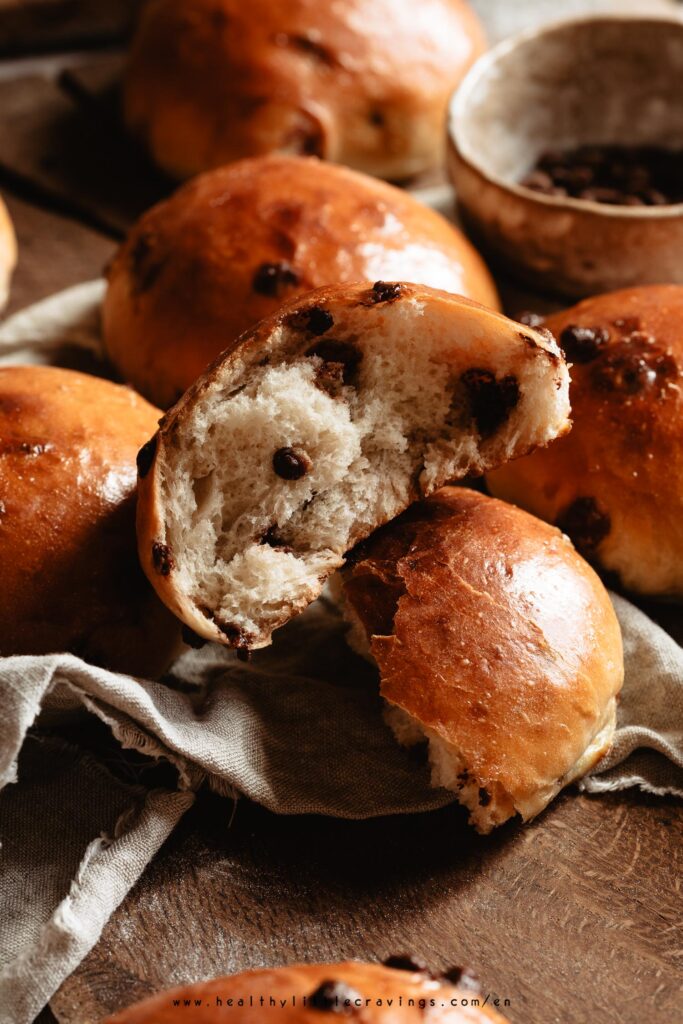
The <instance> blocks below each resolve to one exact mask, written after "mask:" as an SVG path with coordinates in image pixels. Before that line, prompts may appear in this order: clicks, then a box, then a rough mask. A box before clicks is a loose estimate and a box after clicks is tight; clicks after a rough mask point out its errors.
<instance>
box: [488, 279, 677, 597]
mask: <svg viewBox="0 0 683 1024" xmlns="http://www.w3.org/2000/svg"><path fill="white" fill-rule="evenodd" d="M547 326H548V327H549V328H550V330H551V331H553V333H554V334H555V336H556V337H557V338H558V339H559V342H560V345H561V346H563V347H564V349H565V351H566V355H567V360H568V361H569V362H570V363H573V367H572V370H571V377H572V383H571V403H572V410H573V416H572V418H573V421H574V425H573V428H572V431H571V433H570V434H569V435H568V436H567V437H565V438H563V439H562V440H561V441H559V442H558V443H557V444H556V445H553V446H552V448H549V449H548V451H545V452H538V453H535V454H534V455H531V456H529V457H528V458H526V459H520V460H519V461H518V462H515V463H514V465H510V466H506V467H504V468H502V469H500V470H497V471H496V472H495V473H493V474H491V476H490V477H489V478H488V483H489V487H490V490H491V492H492V493H493V494H496V495H498V496H499V497H501V498H505V499H506V500H507V501H512V502H514V503H515V504H517V505H521V506H522V507H523V508H526V509H528V510H529V511H530V512H533V513H534V515H537V516H540V517H541V518H542V519H546V520H547V521H548V522H550V523H555V524H556V525H557V526H559V527H560V529H562V530H564V532H565V533H567V534H569V536H570V537H571V538H572V540H573V541H574V543H575V545H576V547H577V548H578V549H579V551H581V553H582V554H583V555H585V557H586V558H588V559H589V560H590V561H591V562H593V563H594V564H595V565H596V566H599V567H600V568H601V569H602V570H604V571H605V572H607V573H609V574H611V575H613V576H615V577H616V578H617V583H618V584H620V585H621V586H622V587H624V588H625V589H627V590H631V591H634V592H638V593H641V594H652V595H659V596H662V597H669V598H680V597H682V596H683V391H682V388H683V286H681V285H650V286H647V287H641V288H631V289H627V290H624V291H619V292H612V293H610V294H608V295H599V296H596V297H594V298H591V299H586V300H585V301H584V302H581V303H579V305H577V306H574V307H573V308H572V309H568V310H566V311H565V312H563V313H558V314H556V315H555V316H553V317H551V318H550V319H549V320H548V321H547Z"/></svg>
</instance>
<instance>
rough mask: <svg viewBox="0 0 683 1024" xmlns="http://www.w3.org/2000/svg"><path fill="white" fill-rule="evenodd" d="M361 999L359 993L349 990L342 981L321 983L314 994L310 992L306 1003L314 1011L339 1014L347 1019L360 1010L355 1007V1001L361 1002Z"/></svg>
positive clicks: (348, 986) (349, 987)
mask: <svg viewBox="0 0 683 1024" xmlns="http://www.w3.org/2000/svg"><path fill="white" fill-rule="evenodd" d="M362 999H363V997H362V996H361V994H360V992H357V991H356V990H355V989H353V988H351V986H350V985H347V984H346V982H344V981H323V983H322V984H321V985H318V987H317V989H316V990H315V992H311V994H310V996H308V1000H307V1002H308V1005H309V1006H312V1007H313V1008H314V1009H316V1010H321V1011H323V1012H327V1013H341V1014H344V1015H345V1016H347V1017H348V1016H351V1015H352V1014H354V1013H355V1012H356V1010H357V1009H359V1008H360V1007H357V1006H356V1005H355V1003H356V1000H361V1002H362Z"/></svg>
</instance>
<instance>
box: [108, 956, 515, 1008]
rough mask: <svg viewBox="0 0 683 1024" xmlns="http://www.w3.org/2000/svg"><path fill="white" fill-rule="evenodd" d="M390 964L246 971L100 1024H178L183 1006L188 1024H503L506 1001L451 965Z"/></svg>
mask: <svg viewBox="0 0 683 1024" xmlns="http://www.w3.org/2000/svg"><path fill="white" fill-rule="evenodd" d="M389 964H396V965H397V966H395V967H393V966H384V965H382V964H366V963H359V962H356V961H346V962H342V963H335V964H298V965H294V966H288V967H273V968H265V969H262V970H256V971H245V972H244V973H242V974H232V975H228V976H226V977H223V978H213V979H211V980H210V981H198V982H195V983H194V984H190V985H183V986H181V987H180V988H175V989H171V991H169V992H163V993H161V994H159V995H155V996H152V997H151V998H150V999H145V1000H144V1001H143V1002H141V1003H137V1004H136V1005H135V1006H131V1007H129V1008H128V1009H127V1010H123V1011H122V1012H121V1013H117V1014H115V1015H114V1016H113V1017H109V1018H108V1019H107V1021H105V1022H104V1024H175V1022H176V1021H177V1020H178V1018H179V1017H181V1018H182V1016H183V1014H182V1013H180V1014H179V1012H178V1011H179V1007H180V1008H182V1007H183V1006H191V1007H192V1010H191V1012H190V1016H191V1019H192V1024H215V1022H219V1021H224V1020H225V1018H226V1016H229V1018H230V1020H232V1021H234V1022H235V1024H261V1022H262V1021H265V1020H267V1021H273V1022H276V1021H277V1022H278V1024H298V1022H300V1021H313V1020H322V1019H324V1018H325V1017H330V1016H331V1015H334V1016H335V1017H339V1016H341V1017H351V1018H352V1019H354V1018H355V1019H358V1020H359V1021H362V1022H363V1024H374V1022H376V1021H382V1022H385V1024H413V1022H414V1024H422V1022H423V1021H424V1020H425V1013H427V1014H428V1019H429V1020H430V1021H434V1022H438V1021H444V1022H448V1024H504V1020H505V1019H504V1018H503V1017H502V1016H501V1015H500V1014H499V1013H498V1012H497V1011H496V1010H495V1009H494V1004H497V1003H503V1002H504V1000H502V999H497V997H495V996H493V997H492V996H491V995H490V994H489V996H488V997H485V996H483V995H482V994H481V991H480V986H479V984H478V982H477V979H476V975H474V974H473V973H472V972H471V971H469V970H467V969H464V968H459V967H454V968H451V969H450V970H448V971H446V972H445V974H442V975H433V974H432V973H431V972H430V971H428V970H427V969H426V968H425V967H423V965H422V964H420V963H418V962H415V961H413V960H412V959H411V958H410V957H406V956H397V957H390V958H389V959H388V960H387V965H389ZM400 997H402V998H400ZM185 1000H190V1002H189V1003H186V1002H185ZM178 1001H179V1002H178ZM485 1001H486V1004H487V1005H484V1002H485ZM226 1010H227V1013H226Z"/></svg>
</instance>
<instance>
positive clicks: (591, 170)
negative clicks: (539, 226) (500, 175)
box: [521, 145, 683, 206]
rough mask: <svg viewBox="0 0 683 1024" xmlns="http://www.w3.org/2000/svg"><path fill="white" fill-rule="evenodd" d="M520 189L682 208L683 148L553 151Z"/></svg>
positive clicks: (612, 147) (543, 157)
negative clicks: (674, 205)
mask: <svg viewBox="0 0 683 1024" xmlns="http://www.w3.org/2000/svg"><path fill="white" fill-rule="evenodd" d="M521 184H522V185H524V186H525V187H526V188H530V189H533V190H535V191H537V192H541V193H544V194H545V195H556V194H557V193H558V190H560V189H561V190H562V192H563V193H564V194H565V195H569V196H571V197H573V198H574V199H583V200H586V201H590V202H594V203H608V204H610V205H613V206H614V205H623V206H661V205H664V204H667V203H677V202H681V201H682V200H683V149H680V148H679V149H670V148H664V147H662V146H619V145H604V146H579V147H577V148H575V149H569V150H565V151H562V152H548V153H544V154H542V155H541V157H540V158H539V160H538V162H537V164H536V167H535V168H534V169H533V170H532V171H531V172H530V173H528V174H527V175H526V177H525V178H524V179H523V180H522V181H521Z"/></svg>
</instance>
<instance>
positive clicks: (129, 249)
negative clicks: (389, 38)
mask: <svg viewBox="0 0 683 1024" xmlns="http://www.w3.org/2000/svg"><path fill="white" fill-rule="evenodd" d="M378 278H389V279H391V280H395V279H399V280H400V279H407V280H411V281H415V282H416V283H418V284H427V285H430V286H432V287H434V288H442V289H443V290H444V291H448V292H456V293H458V294H462V295H466V296H468V297H469V298H472V299H475V300H476V301H477V302H483V303H484V305H487V306H494V307H497V305H498V297H497V294H496V289H495V287H494V284H493V282H492V280H491V277H490V275H489V273H488V271H487V269H486V267H485V265H484V263H483V262H482V260H481V258H480V257H479V255H478V253H477V252H476V250H475V249H473V248H472V246H471V245H470V243H469V242H468V241H467V239H466V238H465V237H464V235H462V234H461V233H460V232H459V231H458V230H457V229H456V228H454V227H453V225H452V224H449V223H448V221H446V220H445V219H444V218H443V217H441V216H440V215H439V214H438V213H435V212H434V211H433V210H430V209H428V208H427V207H425V206H424V205H423V204H422V203H419V202H418V201H417V200H416V199H414V198H413V197H412V196H410V195H409V194H408V193H406V192H403V191H401V190H400V189H396V188H393V187H392V186H390V185H386V184H384V183H383V182H380V181H376V180H375V179H373V178H368V177H367V176H365V175H362V174H356V173H354V172H353V171H348V170H346V169H345V168H343V167H334V166H333V165H331V164H323V163H321V162H320V161H319V160H314V159H310V158H308V159H306V158H302V157H284V156H280V157H277V156H276V157H262V158H259V159H256V160H244V161H241V162H240V163H237V164H233V165H232V166H230V167H223V168H221V169H220V170H216V171H212V172H210V173H208V174H205V175H202V176H201V177H199V178H197V179H196V180H195V181H192V182H190V183H189V184H188V185H186V186H184V187H183V188H181V189H180V190H179V191H178V192H176V194H175V195H174V196H172V197H171V198H170V199H167V200H165V201H164V202H162V203H159V205H158V206H155V207H154V208H153V209H152V210H150V211H149V212H148V213H146V214H145V215H144V216H143V217H142V218H141V220H140V221H139V222H138V223H137V225H136V226H135V227H134V228H133V230H132V231H131V233H130V235H129V236H128V240H127V241H126V243H125V245H124V246H123V247H122V248H121V249H120V251H119V253H118V255H117V257H116V258H115V260H114V262H113V264H112V266H111V268H110V271H109V288H108V290H107V296H106V299H105V303H104V317H103V319H104V340H105V345H106V348H107V351H108V353H109V357H110V359H111V360H112V362H113V363H114V365H115V366H116V367H117V369H118V371H119V373H120V375H121V376H122V378H123V379H124V380H126V381H129V382H130V383H132V384H133V385H134V386H135V387H136V388H137V389H138V390H139V391H140V392H141V393H142V394H144V395H146V396H147V397H148V398H149V399H150V400H151V401H153V402H155V403H156V404H158V405H161V406H163V407H168V406H169V405H172V404H173V402H175V401H177V399H178V397H179V396H180V395H181V394H182V393H183V391H185V390H186V389H187V388H188V387H189V386H190V384H192V383H193V382H194V381H195V380H196V378H197V377H198V376H199V374H200V373H203V372H204V370H205V369H206V367H207V366H208V364H209V363H210V362H211V361H212V360H213V359H215V358H216V356H217V355H218V354H219V353H220V352H223V351H224V350H225V349H227V348H230V347H231V346H232V345H233V344H234V342H235V340H236V339H237V338H238V337H239V335H240V334H242V332H243V331H246V330H247V329H248V328H249V327H251V326H253V324H255V323H257V322H258V321H259V320H261V319H263V317H265V316H268V315H269V314H271V313H274V312H275V310H276V309H278V308H279V307H280V306H281V305H282V304H283V302H285V301H287V300H290V299H292V298H294V297H296V296H297V295H302V294H304V293H305V292H307V291H310V290H312V289H313V288H318V287H322V286H323V285H327V284H343V283H347V282H349V283H350V282H352V281H367V280H369V281H375V280H377V279H378Z"/></svg>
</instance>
